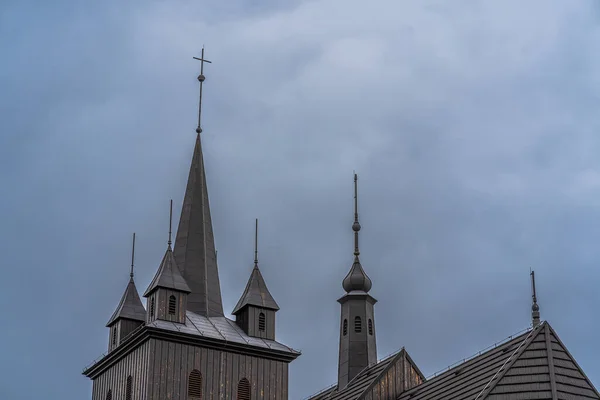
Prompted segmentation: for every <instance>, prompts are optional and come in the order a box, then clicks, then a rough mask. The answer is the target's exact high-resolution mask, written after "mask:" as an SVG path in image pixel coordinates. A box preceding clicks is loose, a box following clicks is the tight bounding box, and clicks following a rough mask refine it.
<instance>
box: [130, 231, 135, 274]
mask: <svg viewBox="0 0 600 400" xmlns="http://www.w3.org/2000/svg"><path fill="white" fill-rule="evenodd" d="M134 260H135V232H133V244H132V246H131V271H129V277H130V278H131V279H133V262H134Z"/></svg>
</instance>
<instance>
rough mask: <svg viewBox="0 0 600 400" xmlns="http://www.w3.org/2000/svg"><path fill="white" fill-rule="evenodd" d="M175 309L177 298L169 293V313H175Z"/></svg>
mask: <svg viewBox="0 0 600 400" xmlns="http://www.w3.org/2000/svg"><path fill="white" fill-rule="evenodd" d="M176 309H177V299H176V298H175V296H173V295H171V297H169V315H175V310H176Z"/></svg>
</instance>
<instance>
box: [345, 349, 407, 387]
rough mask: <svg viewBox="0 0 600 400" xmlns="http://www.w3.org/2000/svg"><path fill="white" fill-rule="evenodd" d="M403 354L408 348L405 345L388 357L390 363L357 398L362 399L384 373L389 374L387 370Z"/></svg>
mask: <svg viewBox="0 0 600 400" xmlns="http://www.w3.org/2000/svg"><path fill="white" fill-rule="evenodd" d="M402 354H406V349H405V348H404V347H403V348H402V349H401V350H400V351H399V352H398V353H397V354H395V355H394V356H391V357H388V358H387V359H386V360H388V359H389V360H390V361H388V365H386V366H385V367H384V368H383V369H382V370H381V372H380V373H379V374H378V375H377V376H375V377H374V378H373V379H372V380H371V383H370V384H369V385H367V387H365V389H364V390H363V391H362V392H361V393H360V394H359V395H358V396H357V397H356V398H357V399H361V398H362V396H363V395H365V394H366V393H368V392H369V391H370V390H371V389H373V386H375V385H376V384H377V382H379V379H380V378H381V377H382V376H383V375H385V374H387V372H388V371H389V370H390V368H391V367H392V365H394V362H395V361H397V360H398V359H399V358H400V357H401V356H402ZM384 361H385V360H384ZM382 362H383V361H382ZM378 364H379V362H377V364H374V365H373V366H375V365H378ZM361 373H362V371H361ZM358 375H360V374H358ZM358 375H357V376H358Z"/></svg>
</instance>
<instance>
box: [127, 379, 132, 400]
mask: <svg viewBox="0 0 600 400" xmlns="http://www.w3.org/2000/svg"><path fill="white" fill-rule="evenodd" d="M132 385H133V378H132V377H131V375H129V376H128V377H127V386H126V387H125V400H131V390H132Z"/></svg>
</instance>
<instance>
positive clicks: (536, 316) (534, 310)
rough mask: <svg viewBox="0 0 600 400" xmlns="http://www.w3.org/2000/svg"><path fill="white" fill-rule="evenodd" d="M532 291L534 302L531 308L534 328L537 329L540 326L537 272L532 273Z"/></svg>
mask: <svg viewBox="0 0 600 400" xmlns="http://www.w3.org/2000/svg"><path fill="white" fill-rule="evenodd" d="M530 274H531V291H532V295H531V297H532V300H533V304H532V306H531V320H532V323H533V327H534V328H535V327H537V326H538V325H539V324H540V306H538V303H537V295H536V292H535V271H531V273H530Z"/></svg>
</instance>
